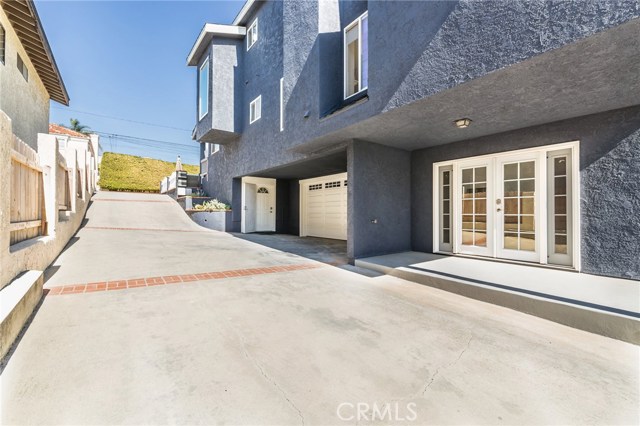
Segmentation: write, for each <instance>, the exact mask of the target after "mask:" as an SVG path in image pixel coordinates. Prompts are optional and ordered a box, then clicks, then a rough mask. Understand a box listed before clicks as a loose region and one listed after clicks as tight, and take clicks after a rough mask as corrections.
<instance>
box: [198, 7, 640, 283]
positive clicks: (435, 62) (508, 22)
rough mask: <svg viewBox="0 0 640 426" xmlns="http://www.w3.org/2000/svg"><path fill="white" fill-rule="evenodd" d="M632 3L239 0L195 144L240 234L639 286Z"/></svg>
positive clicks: (638, 112)
mask: <svg viewBox="0 0 640 426" xmlns="http://www.w3.org/2000/svg"><path fill="white" fill-rule="evenodd" d="M639 16H640V3H638V2H637V1H611V2H605V1H602V2H578V1H576V2H565V1H538V2H528V1H526V2H525V1H521V2H518V1H514V2H495V3H494V2H477V1H452V2H437V1H434V2H417V1H416V2H408V1H397V2H395V1H369V2H367V1H341V0H340V1H339V0H327V1H317V2H316V1H295V0H284V1H264V2H260V1H253V0H249V1H247V2H246V3H245V4H244V6H243V8H242V10H241V11H240V13H239V14H238V16H237V17H236V19H235V20H234V21H233V23H232V24H230V25H221V24H206V25H205V27H204V28H203V30H202V32H201V33H200V35H199V37H198V39H197V40H196V43H195V45H194V46H193V49H192V50H191V52H190V54H189V57H188V65H190V66H194V67H196V68H197V70H198V79H197V81H198V99H197V115H196V123H197V124H196V127H195V129H194V139H196V140H197V141H199V142H200V143H201V144H202V145H201V146H202V148H201V158H202V167H203V169H202V175H203V187H204V189H205V190H206V191H207V193H208V194H210V195H211V196H215V197H217V198H219V199H221V200H223V201H225V202H228V203H230V204H231V205H232V207H233V223H232V229H233V230H234V231H240V232H256V231H275V232H281V233H291V234H296V235H301V236H320V237H328V238H338V239H345V240H347V246H348V253H349V257H350V258H352V259H356V258H360V257H366V256H371V255H378V254H385V253H393V252H399V251H406V250H417V251H425V252H443V253H452V254H463V255H471V256H485V257H489V258H498V259H508V260H515V261H523V262H532V263H536V264H543V265H554V266H561V267H567V268H573V269H576V270H580V271H584V272H588V273H593V274H602V275H608V276H615V277H625V278H633V279H640V72H639V71H638V64H640V41H639V40H640V19H638V17H639Z"/></svg>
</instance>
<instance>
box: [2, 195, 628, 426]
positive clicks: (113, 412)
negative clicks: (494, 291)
mask: <svg viewBox="0 0 640 426" xmlns="http://www.w3.org/2000/svg"><path fill="white" fill-rule="evenodd" d="M87 218H88V220H87V223H86V226H85V227H84V228H83V229H82V230H81V231H80V232H79V233H78V235H77V238H76V240H75V241H74V242H73V243H72V245H71V246H70V247H69V248H68V249H67V250H66V251H65V252H64V253H63V254H62V255H61V256H60V258H59V259H58V260H57V261H56V262H55V264H54V265H53V266H52V268H51V269H50V270H49V271H48V272H47V276H48V278H49V279H48V281H47V283H46V284H45V287H46V288H48V289H49V290H50V292H49V295H48V296H47V297H46V298H45V300H44V302H43V303H42V306H41V307H40V309H39V311H38V313H37V314H36V315H35V317H34V319H33V321H32V323H31V324H30V326H29V328H28V329H27V330H26V332H25V334H24V336H23V338H22V340H21V341H20V342H19V344H18V345H17V347H16V349H15V351H14V352H13V354H12V355H11V357H10V358H9V360H8V363H7V364H6V367H5V368H4V371H3V372H2V376H1V377H0V380H1V381H2V383H1V386H2V388H1V390H2V401H1V409H2V413H1V417H0V420H1V421H0V422H1V423H2V424H222V423H225V424H284V425H289V424H306V425H310V424H322V425H324V424H356V423H360V424H405V425H406V424H445V423H446V424H469V423H487V424H542V423H545V424H548V423H553V424H586V423H588V424H637V423H638V422H639V421H640V413H639V409H638V406H639V405H638V402H639V390H638V389H639V384H640V381H639V371H638V369H639V361H640V359H639V357H640V350H639V349H640V348H638V347H637V346H633V345H631V344H627V343H623V342H620V341H616V340H611V339H608V338H605V337H601V336H597V335H593V334H590V333H586V332H583V331H579V330H575V329H572V328H568V327H565V326H562V325H558V324H555V323H552V322H549V321H545V320H543V319H540V318H536V317H531V316H528V315H525V314H521V313H518V312H515V311H512V310H509V309H505V308H501V307H497V306H493V305H489V304H486V303H482V302H478V301H474V300H471V299H466V298H464V297H460V296H457V295H454V294H449V293H446V292H442V291H440V290H437V289H433V288H429V287H425V286H421V285H419V284H414V283H410V282H407V281H403V280H400V279H398V278H394V277H389V276H381V277H378V278H367V277H364V276H361V275H359V274H354V273H351V272H348V271H345V270H343V269H339V268H336V267H332V266H329V265H326V264H322V263H319V262H314V261H312V260H309V259H306V258H302V257H299V256H296V255H293V254H289V253H285V252H281V251H278V250H275V249H272V248H268V247H264V246H260V245H257V244H254V243H252V242H249V241H245V240H243V239H239V238H235V237H233V236H231V235H228V234H223V233H217V232H215V231H208V230H205V229H203V228H200V227H198V226H197V225H195V224H193V223H191V222H190V221H189V219H188V218H187V217H186V216H185V215H184V213H182V212H181V211H180V209H179V208H178V207H177V205H175V204H174V203H173V202H172V201H171V200H169V199H168V198H166V197H163V196H158V195H142V194H119V193H109V192H104V193H99V194H98V195H97V196H96V197H95V198H94V201H93V203H92V205H91V207H90V209H89V213H88V216H87ZM123 283H124V284H123ZM156 284H157V285H156ZM64 289H67V290H64ZM63 290H64V291H63ZM372 416H375V420H373V421H372V420H371V419H372Z"/></svg>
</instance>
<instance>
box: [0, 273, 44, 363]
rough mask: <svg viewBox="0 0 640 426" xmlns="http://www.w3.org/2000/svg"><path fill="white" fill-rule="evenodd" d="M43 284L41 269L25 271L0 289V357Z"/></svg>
mask: <svg viewBox="0 0 640 426" xmlns="http://www.w3.org/2000/svg"><path fill="white" fill-rule="evenodd" d="M43 284H44V279H43V273H42V271H27V272H24V273H23V274H21V275H19V276H18V277H17V278H15V279H14V280H13V281H11V283H9V285H7V286H6V287H4V288H3V289H2V290H0V359H1V358H3V357H4V356H5V355H6V354H7V353H8V352H9V350H10V349H11V345H13V342H14V341H15V340H16V338H17V337H18V335H19V334H20V330H22V327H24V325H25V324H26V322H27V321H28V320H29V317H30V316H31V314H32V313H33V310H34V309H35V307H36V306H37V305H38V303H39V302H40V299H41V298H42V286H43Z"/></svg>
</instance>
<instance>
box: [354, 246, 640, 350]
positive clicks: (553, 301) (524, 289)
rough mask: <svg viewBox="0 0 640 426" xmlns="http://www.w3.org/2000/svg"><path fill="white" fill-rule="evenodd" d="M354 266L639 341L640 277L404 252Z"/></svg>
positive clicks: (362, 261)
mask: <svg viewBox="0 0 640 426" xmlns="http://www.w3.org/2000/svg"><path fill="white" fill-rule="evenodd" d="M355 263H356V265H357V266H360V267H364V268H370V269H372V270H376V271H379V272H382V273H385V274H390V275H394V276H397V277H401V278H403V279H407V280H411V281H415V282H419V283H422V284H426V285H431V286H433V287H436V288H440V289H444V290H448V291H452V292H454V293H458V294H461V295H464V296H468V297H472V298H475V299H479V300H483V301H488V302H491V303H496V304H499V305H501V306H506V307H510V308H513V309H518V310H521V311H523V312H526V313H530V314H533V315H537V316H541V317H543V318H547V319H551V320H553V321H558V322H560V323H563V324H567V325H570V326H573V327H578V328H581V329H584V330H587V331H591V332H595V333H600V334H603V335H606V336H610V337H614V338H618V339H622V340H626V341H630V342H633V343H636V344H638V343H640V282H639V281H633V280H624V279H618V278H610V277H601V276H596V275H589V274H580V273H576V272H574V271H568V270H563V269H557V268H544V267H538V266H534V265H523V264H514V263H505V262H494V261H488V260H484V259H477V258H469V257H460V256H443V255H437V254H430V253H418V252H404V253H396V254H390V255H385V256H376V257H370V258H365V259H358V260H356V262H355Z"/></svg>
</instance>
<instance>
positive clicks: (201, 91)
mask: <svg viewBox="0 0 640 426" xmlns="http://www.w3.org/2000/svg"><path fill="white" fill-rule="evenodd" d="M198 73H199V75H198V119H199V120H202V117H204V116H205V115H207V113H208V112H209V58H207V59H206V60H205V61H204V62H203V63H202V65H200V70H199V71H198Z"/></svg>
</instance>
